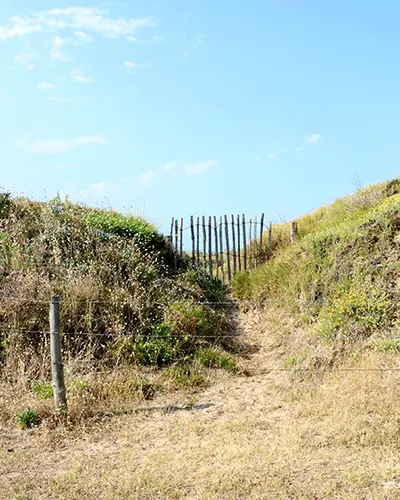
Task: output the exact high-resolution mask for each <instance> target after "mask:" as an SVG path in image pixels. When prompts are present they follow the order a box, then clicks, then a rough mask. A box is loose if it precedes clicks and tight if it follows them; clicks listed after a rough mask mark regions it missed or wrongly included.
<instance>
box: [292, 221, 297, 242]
mask: <svg viewBox="0 0 400 500" xmlns="http://www.w3.org/2000/svg"><path fill="white" fill-rule="evenodd" d="M297 231H298V227H297V222H296V221H293V222H291V223H290V241H291V243H294V242H295V241H296V239H297Z"/></svg>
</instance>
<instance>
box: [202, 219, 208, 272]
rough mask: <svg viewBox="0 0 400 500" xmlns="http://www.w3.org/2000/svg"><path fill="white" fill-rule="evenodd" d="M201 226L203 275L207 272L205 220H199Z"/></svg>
mask: <svg viewBox="0 0 400 500" xmlns="http://www.w3.org/2000/svg"><path fill="white" fill-rule="evenodd" d="M201 222H202V225H203V271H204V274H206V272H207V233H206V218H205V217H204V215H203V217H202V219H201Z"/></svg>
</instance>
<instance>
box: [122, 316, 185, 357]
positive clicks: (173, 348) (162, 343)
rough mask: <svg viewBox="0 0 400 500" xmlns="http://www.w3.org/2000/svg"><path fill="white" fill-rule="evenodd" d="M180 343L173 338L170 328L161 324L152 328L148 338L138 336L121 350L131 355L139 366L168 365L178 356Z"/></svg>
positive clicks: (126, 343) (165, 324)
mask: <svg viewBox="0 0 400 500" xmlns="http://www.w3.org/2000/svg"><path fill="white" fill-rule="evenodd" d="M180 348H181V345H180V341H179V339H178V338H176V336H174V334H173V332H172V329H171V326H170V325H169V324H167V323H161V324H160V325H157V326H155V327H153V328H152V332H151V334H150V335H148V336H144V335H139V336H137V337H135V338H134V339H130V340H129V341H128V342H125V343H124V344H123V350H125V351H127V352H129V353H130V354H131V355H133V357H134V359H135V361H136V362H137V363H139V364H141V365H158V366H162V365H168V364H171V363H172V362H174V361H175V360H176V359H177V357H178V355H179V354H180Z"/></svg>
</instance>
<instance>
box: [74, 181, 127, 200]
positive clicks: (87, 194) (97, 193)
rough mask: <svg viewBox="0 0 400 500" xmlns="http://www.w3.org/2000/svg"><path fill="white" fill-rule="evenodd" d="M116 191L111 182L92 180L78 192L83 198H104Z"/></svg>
mask: <svg viewBox="0 0 400 500" xmlns="http://www.w3.org/2000/svg"><path fill="white" fill-rule="evenodd" d="M117 191H118V189H117V186H115V185H114V184H112V183H111V182H106V181H100V182H93V183H92V184H90V185H89V186H88V187H87V188H86V189H83V190H82V191H81V193H80V194H81V196H83V197H84V198H104V197H106V196H107V195H110V194H115V193H116V192H117Z"/></svg>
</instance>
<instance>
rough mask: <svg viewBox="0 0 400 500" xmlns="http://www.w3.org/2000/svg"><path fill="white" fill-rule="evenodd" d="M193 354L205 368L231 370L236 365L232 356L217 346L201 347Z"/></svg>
mask: <svg viewBox="0 0 400 500" xmlns="http://www.w3.org/2000/svg"><path fill="white" fill-rule="evenodd" d="M195 356H196V358H197V359H198V360H199V361H200V363H201V364H202V365H203V366H206V367H207V368H225V369H226V370H233V369H234V368H235V366H236V363H235V360H234V359H233V357H232V356H230V355H229V354H227V353H226V352H225V351H223V350H222V349H221V348H219V347H203V348H202V349H199V350H198V351H196V354H195Z"/></svg>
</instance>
